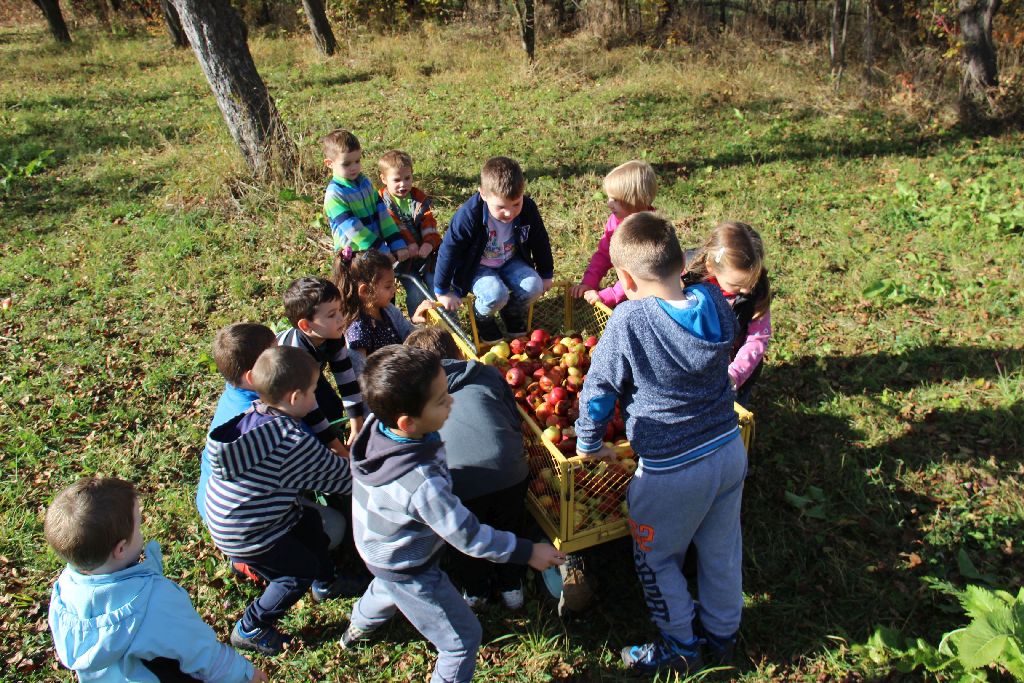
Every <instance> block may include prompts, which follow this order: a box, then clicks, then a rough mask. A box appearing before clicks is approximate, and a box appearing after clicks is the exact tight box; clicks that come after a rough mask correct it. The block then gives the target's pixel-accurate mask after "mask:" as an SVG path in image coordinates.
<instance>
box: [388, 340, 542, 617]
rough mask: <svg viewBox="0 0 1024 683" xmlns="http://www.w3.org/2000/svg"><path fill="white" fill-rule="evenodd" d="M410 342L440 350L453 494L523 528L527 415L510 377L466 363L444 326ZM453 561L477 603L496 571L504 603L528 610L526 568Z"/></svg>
mask: <svg viewBox="0 0 1024 683" xmlns="http://www.w3.org/2000/svg"><path fill="white" fill-rule="evenodd" d="M405 344H406V346H414V347H416V348H420V349H426V350H427V351H432V352H434V353H435V354H437V355H439V356H440V357H441V366H442V367H443V368H444V373H445V376H446V377H447V378H448V393H449V394H451V397H452V409H451V414H450V415H449V416H448V419H447V420H446V421H445V423H444V426H443V427H441V431H440V433H441V440H442V441H443V442H444V443H445V458H446V460H447V463H448V469H449V471H450V472H451V474H452V490H453V491H454V492H455V495H456V496H458V498H459V500H461V501H462V504H463V505H465V506H466V509H468V510H469V511H470V512H472V513H473V514H474V515H475V516H476V518H477V519H479V520H480V521H481V522H483V523H485V524H488V525H490V526H493V527H495V528H497V529H510V530H512V531H515V530H517V529H519V528H520V526H521V525H522V520H523V513H524V512H525V510H526V484H527V481H526V477H527V475H528V474H529V472H530V468H529V465H528V464H527V462H526V456H525V455H524V451H523V432H522V419H521V418H520V417H519V411H518V409H517V408H516V399H515V397H514V396H513V395H512V390H511V389H510V388H509V386H508V382H506V381H505V377H504V375H502V373H501V371H500V370H498V369H497V368H494V367H491V366H489V365H484V364H483V363H478V362H477V361H473V360H471V361H466V360H463V359H462V353H461V352H460V351H459V347H458V346H457V345H456V344H455V340H454V339H453V338H452V335H451V334H450V333H449V332H447V331H446V330H444V329H443V328H441V327H435V326H429V327H422V328H420V329H418V330H416V331H415V332H413V333H412V334H410V335H409V338H408V339H406V340H405ZM481 434H486V435H487V438H485V439H484V438H480V435H481ZM448 559H449V562H450V566H451V570H452V578H453V579H454V581H455V583H456V585H458V586H461V587H462V591H463V592H462V595H463V598H465V600H466V604H468V605H469V606H470V607H471V608H473V609H477V608H478V607H481V606H483V604H484V603H485V602H487V598H488V597H489V595H490V593H491V588H492V585H491V582H492V574H493V588H494V589H495V590H496V591H497V593H498V594H499V595H500V596H501V600H502V602H503V603H504V604H505V607H507V608H508V609H510V610H517V609H521V608H522V606H523V603H524V595H523V579H524V578H525V576H526V567H524V566H522V565H517V564H498V565H495V564H492V563H490V562H487V561H486V560H480V559H477V558H474V557H470V556H469V555H463V554H462V553H452V554H450V555H449V556H448Z"/></svg>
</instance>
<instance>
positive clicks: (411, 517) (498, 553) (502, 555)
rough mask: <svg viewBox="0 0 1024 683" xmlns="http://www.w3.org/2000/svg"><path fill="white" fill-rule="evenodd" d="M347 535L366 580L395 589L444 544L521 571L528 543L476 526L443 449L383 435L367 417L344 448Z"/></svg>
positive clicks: (430, 440) (434, 441)
mask: <svg viewBox="0 0 1024 683" xmlns="http://www.w3.org/2000/svg"><path fill="white" fill-rule="evenodd" d="M352 477H353V482H352V533H353V535H354V537H355V541H356V549H357V550H358V551H359V555H360V556H361V557H362V558H363V560H364V561H365V562H366V566H367V568H369V570H370V572H371V573H373V575H374V576H377V577H380V578H382V579H384V580H388V581H401V580H403V579H407V578H409V577H410V576H414V575H415V574H417V573H418V572H419V571H421V570H423V569H425V568H427V567H430V566H431V565H433V564H434V563H435V562H436V561H437V559H438V555H439V553H440V552H441V549H442V548H443V547H444V545H445V543H446V542H447V543H449V544H451V545H452V546H453V547H454V548H455V549H456V550H458V551H459V552H461V553H465V554H466V555H469V556H471V557H479V558H483V559H486V560H491V561H492V562H512V563H515V564H526V563H527V562H528V561H529V559H530V554H531V553H532V552H533V543H531V542H530V541H528V540H526V539H523V538H518V537H516V535H515V534H513V533H512V532H509V531H498V530H497V529H494V528H492V527H489V526H487V525H486V524H481V523H480V521H479V520H478V519H477V518H476V517H475V516H474V515H473V513H472V512H470V511H469V510H467V509H466V507H465V506H464V505H463V504H462V501H460V500H459V499H458V498H457V497H456V496H455V494H454V493H452V477H451V474H450V473H449V472H448V465H447V464H445V455H444V446H443V445H442V443H441V439H440V437H439V436H438V435H437V434H436V433H435V434H432V435H428V437H426V438H424V439H402V438H400V437H397V436H393V435H389V434H388V433H386V430H384V429H382V425H381V423H380V422H379V421H378V420H377V418H375V417H374V416H373V415H371V416H370V417H369V419H367V421H366V424H365V425H363V429H362V430H361V431H360V432H359V436H358V437H357V438H356V442H355V443H354V444H353V445H352Z"/></svg>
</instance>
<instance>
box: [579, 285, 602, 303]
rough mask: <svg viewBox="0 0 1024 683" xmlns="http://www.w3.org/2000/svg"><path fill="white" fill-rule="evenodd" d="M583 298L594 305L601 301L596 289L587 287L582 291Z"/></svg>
mask: <svg viewBox="0 0 1024 683" xmlns="http://www.w3.org/2000/svg"><path fill="white" fill-rule="evenodd" d="M583 300H584V301H586V302H587V303H588V304H590V305H591V306H596V305H597V304H598V303H600V302H601V296H600V295H599V294H598V293H597V290H596V289H588V290H587V291H585V292H583Z"/></svg>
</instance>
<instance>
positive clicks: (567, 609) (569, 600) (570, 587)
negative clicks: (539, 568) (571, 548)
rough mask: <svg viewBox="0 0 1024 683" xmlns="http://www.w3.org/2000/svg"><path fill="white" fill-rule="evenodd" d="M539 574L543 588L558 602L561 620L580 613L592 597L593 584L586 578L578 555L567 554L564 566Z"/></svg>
mask: <svg viewBox="0 0 1024 683" xmlns="http://www.w3.org/2000/svg"><path fill="white" fill-rule="evenodd" d="M540 574H541V579H542V580H543V582H544V588H545V589H547V591H548V593H549V594H550V595H551V597H552V598H554V599H555V600H557V601H558V616H560V617H562V618H567V617H569V616H570V615H571V614H573V613H575V612H582V611H583V610H584V609H586V607H587V606H588V605H589V604H590V601H591V599H593V597H594V588H593V582H592V581H591V580H590V579H589V578H587V575H586V566H585V563H584V560H583V556H582V555H580V554H579V553H569V554H568V555H566V558H565V564H563V565H562V566H560V567H550V568H548V569H546V570H544V571H543V572H541V573H540Z"/></svg>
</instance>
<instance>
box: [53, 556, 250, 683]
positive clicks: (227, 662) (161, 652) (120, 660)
mask: <svg viewBox="0 0 1024 683" xmlns="http://www.w3.org/2000/svg"><path fill="white" fill-rule="evenodd" d="M49 621H50V631H51V632H52V633H53V643H54V646H55V647H56V649H57V657H58V658H59V659H60V661H61V663H62V664H64V666H66V667H68V668H69V669H73V670H74V671H75V672H76V673H77V674H78V677H79V679H80V680H82V681H103V682H107V681H109V682H110V683H114V681H139V682H141V683H159V679H158V678H157V676H156V675H155V674H153V673H152V672H151V671H150V670H149V669H148V668H146V666H145V664H143V662H144V661H149V660H153V659H157V658H168V659H173V660H176V661H177V662H178V666H179V668H180V669H181V671H182V673H185V674H187V675H189V676H192V677H193V678H197V679H199V680H201V681H223V682H224V683H247V682H248V681H249V680H251V679H252V675H253V666H252V664H251V663H250V662H249V660H247V659H246V658H245V657H243V656H242V655H240V654H238V653H237V652H235V650H234V649H232V648H231V647H230V646H228V645H225V644H224V643H221V642H220V641H218V640H217V635H216V634H215V633H214V632H213V629H212V628H210V627H209V626H208V625H207V624H206V623H205V622H204V621H203V620H202V618H200V616H199V614H197V613H196V610H195V608H193V607H192V602H191V600H189V597H188V593H186V592H185V589H184V588H182V587H181V586H179V585H178V584H176V583H174V582H173V581H171V580H170V579H168V578H166V577H164V570H163V559H162V557H161V555H160V544H158V543H157V542H156V541H150V542H149V543H148V544H147V545H146V558H145V559H144V560H143V561H141V562H139V563H138V564H134V565H132V566H130V567H126V568H125V569H122V570H121V571H118V572H113V573H111V574H82V573H80V572H78V571H76V570H75V569H73V568H72V567H71V566H68V567H66V568H65V569H64V571H63V572H61V575H60V576H59V577H58V578H57V582H56V583H55V584H54V586H53V594H52V595H51V596H50V619H49Z"/></svg>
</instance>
